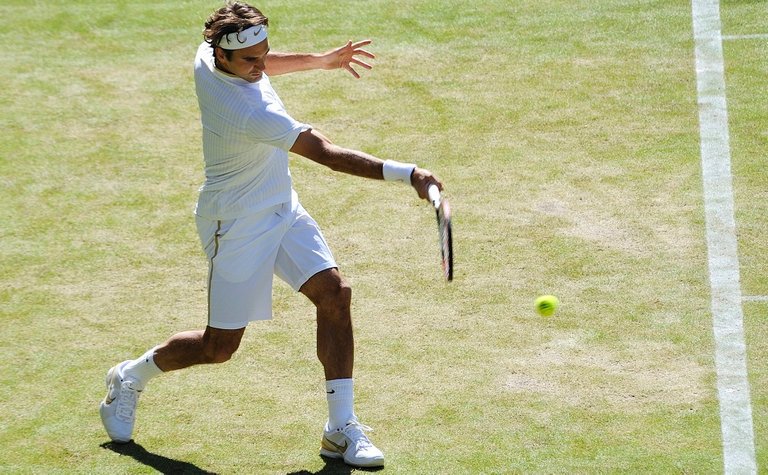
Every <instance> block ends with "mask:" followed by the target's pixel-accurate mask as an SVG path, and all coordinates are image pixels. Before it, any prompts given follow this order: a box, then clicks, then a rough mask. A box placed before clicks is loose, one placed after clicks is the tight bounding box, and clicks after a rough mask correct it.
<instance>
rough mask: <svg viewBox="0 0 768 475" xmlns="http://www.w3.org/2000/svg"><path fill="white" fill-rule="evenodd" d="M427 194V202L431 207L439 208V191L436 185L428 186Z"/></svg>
mask: <svg viewBox="0 0 768 475" xmlns="http://www.w3.org/2000/svg"><path fill="white" fill-rule="evenodd" d="M427 194H429V201H431V202H432V205H433V206H434V207H435V208H437V207H439V206H440V189H439V188H438V187H437V185H429V188H427Z"/></svg>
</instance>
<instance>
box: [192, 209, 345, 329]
mask: <svg viewBox="0 0 768 475" xmlns="http://www.w3.org/2000/svg"><path fill="white" fill-rule="evenodd" d="M197 232H198V235H199V236H200V242H201V243H202V245H203V250H204V251H205V253H206V255H207V256H208V259H209V270H208V272H209V273H208V325H209V326H211V327H213V328H220V329H226V330H235V329H239V328H245V327H246V326H247V325H248V322H250V321H253V320H269V319H271V318H272V276H273V275H277V276H278V277H280V278H281V279H282V280H284V281H285V282H286V283H287V284H288V285H290V286H291V287H292V288H293V289H294V290H296V291H298V290H299V289H300V288H301V286H302V285H304V283H305V282H306V281H307V280H309V278H310V277H312V276H313V275H315V274H317V273H318V272H320V271H323V270H326V269H330V268H333V267H337V265H336V261H335V260H334V258H333V255H332V254H331V251H330V249H329V248H328V244H327V243H326V242H325V238H324V237H323V235H322V233H321V232H320V228H319V227H318V225H317V223H316V222H315V220H314V219H312V217H311V216H310V215H309V214H308V213H307V211H306V210H305V209H304V207H302V206H301V205H300V204H299V202H298V200H297V199H296V195H295V194H294V198H293V200H292V203H284V204H281V205H277V206H273V207H271V208H267V209H265V210H264V211H260V212H258V213H256V214H253V215H250V216H245V217H242V218H236V219H230V220H222V221H215V220H209V219H206V218H202V217H200V216H197Z"/></svg>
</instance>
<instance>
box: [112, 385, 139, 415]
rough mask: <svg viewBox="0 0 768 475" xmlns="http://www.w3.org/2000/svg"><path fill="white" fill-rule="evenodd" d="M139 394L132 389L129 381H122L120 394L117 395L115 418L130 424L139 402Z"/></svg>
mask: <svg viewBox="0 0 768 475" xmlns="http://www.w3.org/2000/svg"><path fill="white" fill-rule="evenodd" d="M139 392H140V391H137V390H136V389H134V388H133V386H132V385H131V382H130V381H123V383H122V384H121V385H120V392H119V393H118V395H117V409H115V416H116V417H117V418H118V419H120V420H121V421H123V422H131V421H133V418H134V417H135V414H136V404H137V403H138V401H139Z"/></svg>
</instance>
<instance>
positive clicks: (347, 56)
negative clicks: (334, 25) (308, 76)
mask: <svg viewBox="0 0 768 475" xmlns="http://www.w3.org/2000/svg"><path fill="white" fill-rule="evenodd" d="M369 44H371V40H363V41H358V42H355V43H353V42H352V41H348V42H347V44H346V45H344V46H341V47H339V48H335V49H332V50H329V51H326V52H325V53H278V52H269V53H268V54H267V60H266V64H265V67H266V69H265V72H266V73H267V75H268V76H277V75H280V74H288V73H295V72H297V71H309V70H313V69H325V70H329V69H346V70H347V71H348V72H349V74H351V75H352V76H354V77H355V78H358V79H359V78H360V74H359V73H358V72H357V70H356V69H355V68H356V67H362V68H364V69H371V68H372V67H373V66H371V65H370V64H369V63H367V62H366V61H365V60H363V59H361V58H370V59H374V58H375V57H376V56H375V55H374V54H373V53H371V52H369V51H367V50H365V49H363V47H364V46H367V45H369Z"/></svg>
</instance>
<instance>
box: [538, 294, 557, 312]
mask: <svg viewBox="0 0 768 475" xmlns="http://www.w3.org/2000/svg"><path fill="white" fill-rule="evenodd" d="M559 306H560V300H558V298H557V297H555V296H554V295H542V296H541V297H539V298H537V299H536V302H535V303H534V308H535V309H536V313H538V314H539V315H541V316H542V317H551V316H552V315H554V314H555V312H557V307H559Z"/></svg>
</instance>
